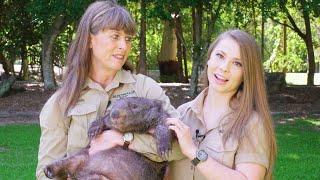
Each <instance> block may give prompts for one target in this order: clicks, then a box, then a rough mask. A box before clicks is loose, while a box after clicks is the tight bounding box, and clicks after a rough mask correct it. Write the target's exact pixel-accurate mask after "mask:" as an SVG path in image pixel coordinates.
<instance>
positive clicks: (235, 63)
mask: <svg viewBox="0 0 320 180" xmlns="http://www.w3.org/2000/svg"><path fill="white" fill-rule="evenodd" d="M233 64H234V65H236V66H237V67H242V63H241V62H238V61H235V62H234V63H233Z"/></svg>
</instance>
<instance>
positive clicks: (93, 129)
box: [88, 124, 103, 139]
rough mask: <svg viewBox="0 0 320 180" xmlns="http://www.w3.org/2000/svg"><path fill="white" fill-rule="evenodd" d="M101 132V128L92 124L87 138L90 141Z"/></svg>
mask: <svg viewBox="0 0 320 180" xmlns="http://www.w3.org/2000/svg"><path fill="white" fill-rule="evenodd" d="M102 131H103V127H102V126H98V125H94V124H93V125H92V126H91V127H90V128H89V130H88V137H89V138H90V139H93V138H94V137H96V136H97V135H99V134H101V133H102Z"/></svg>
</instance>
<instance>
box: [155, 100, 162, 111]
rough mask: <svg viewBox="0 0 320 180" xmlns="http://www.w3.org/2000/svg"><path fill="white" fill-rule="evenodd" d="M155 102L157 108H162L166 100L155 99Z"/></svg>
mask: <svg viewBox="0 0 320 180" xmlns="http://www.w3.org/2000/svg"><path fill="white" fill-rule="evenodd" d="M154 104H155V106H156V107H157V108H159V110H160V109H162V107H163V105H164V102H163V101H160V100H154Z"/></svg>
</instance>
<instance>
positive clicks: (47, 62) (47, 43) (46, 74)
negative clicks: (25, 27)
mask: <svg viewBox="0 0 320 180" xmlns="http://www.w3.org/2000/svg"><path fill="white" fill-rule="evenodd" d="M65 25H66V20H65V16H62V15H60V16H57V17H56V19H55V20H54V22H53V25H52V27H51V29H49V30H48V32H47V33H46V34H45V35H44V36H43V42H42V51H41V64H42V72H43V82H44V87H45V89H53V88H55V87H56V82H55V78H54V71H53V63H52V57H51V54H52V49H53V45H54V41H55V39H56V37H57V36H58V34H59V33H60V32H61V31H62V29H63V28H64V27H65Z"/></svg>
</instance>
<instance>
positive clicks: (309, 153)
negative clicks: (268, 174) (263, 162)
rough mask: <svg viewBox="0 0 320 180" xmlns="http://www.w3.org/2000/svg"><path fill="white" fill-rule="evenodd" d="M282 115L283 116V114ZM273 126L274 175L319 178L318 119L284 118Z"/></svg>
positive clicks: (284, 177)
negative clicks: (275, 139) (275, 157)
mask: <svg viewBox="0 0 320 180" xmlns="http://www.w3.org/2000/svg"><path fill="white" fill-rule="evenodd" d="M284 119H285V118H284ZM283 122H285V123H284V124H278V125H277V128H276V134H277V141H278V142H277V143H278V158H277V161H276V169H275V178H276V179H319V178H320V170H319V168H320V152H319V150H320V119H313V118H307V119H304V120H303V119H292V118H287V119H285V120H284V121H283Z"/></svg>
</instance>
